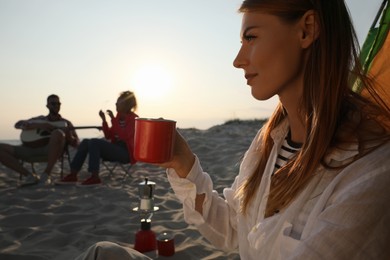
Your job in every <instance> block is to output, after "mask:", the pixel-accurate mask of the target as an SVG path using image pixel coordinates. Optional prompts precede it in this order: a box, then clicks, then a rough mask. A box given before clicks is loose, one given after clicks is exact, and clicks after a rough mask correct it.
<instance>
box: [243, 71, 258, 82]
mask: <svg viewBox="0 0 390 260" xmlns="http://www.w3.org/2000/svg"><path fill="white" fill-rule="evenodd" d="M256 76H257V74H256V73H246V74H245V78H246V84H247V85H249V82H250V81H251V80H252V79H253V78H254V77H256Z"/></svg>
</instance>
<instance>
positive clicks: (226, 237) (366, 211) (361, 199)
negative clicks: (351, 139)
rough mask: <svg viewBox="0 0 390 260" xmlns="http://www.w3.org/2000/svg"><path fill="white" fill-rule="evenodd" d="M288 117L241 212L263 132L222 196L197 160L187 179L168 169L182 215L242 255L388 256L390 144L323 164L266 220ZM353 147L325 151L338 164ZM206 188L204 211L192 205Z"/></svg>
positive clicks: (222, 245)
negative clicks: (239, 194)
mask: <svg viewBox="0 0 390 260" xmlns="http://www.w3.org/2000/svg"><path fill="white" fill-rule="evenodd" d="M287 130H288V123H287V121H285V122H284V123H282V124H281V125H280V126H279V127H278V128H277V129H275V130H274V131H273V132H272V134H271V136H272V138H273V140H274V143H275V145H274V147H273V149H272V151H271V154H270V157H269V159H268V162H267V165H266V168H265V171H264V174H263V177H262V181H261V183H260V187H259V188H258V189H257V192H256V194H255V196H254V200H253V202H252V203H251V204H250V205H249V207H248V211H247V214H246V215H245V216H244V215H242V214H240V213H239V212H238V209H239V205H240V201H239V200H238V199H237V198H236V197H235V193H236V191H237V188H238V187H239V186H240V184H241V183H242V182H243V181H244V180H245V179H247V178H248V177H249V176H250V175H251V174H252V172H253V171H254V170H255V168H256V166H257V164H258V158H259V147H260V146H261V143H262V141H261V135H260V132H259V133H258V134H257V136H256V137H255V138H254V140H253V142H252V144H251V146H250V147H249V149H248V151H247V152H246V154H245V157H244V159H243V161H242V163H241V165H240V172H239V175H238V176H237V177H236V178H235V181H234V183H233V185H232V186H231V187H230V188H225V189H224V192H223V193H224V197H225V199H224V198H222V197H220V196H219V195H218V193H217V192H216V191H213V187H212V181H211V178H210V176H209V175H208V174H207V173H205V172H203V170H202V168H201V166H200V163H199V160H198V159H197V158H196V160H195V163H194V165H193V167H192V169H191V171H190V173H189V175H188V176H187V178H179V177H178V176H177V174H176V173H175V171H174V170H173V169H168V170H167V174H168V180H169V182H170V183H171V186H172V188H173V190H174V192H175V194H176V195H177V197H178V198H179V200H180V201H181V202H182V203H183V209H184V218H185V221H186V222H187V223H189V224H193V225H195V226H196V227H197V228H198V230H199V232H200V233H201V234H202V235H203V236H204V237H206V238H207V239H208V240H209V241H210V242H211V243H212V244H213V245H215V246H216V247H218V248H222V249H226V250H232V249H235V248H237V247H239V253H240V257H241V259H244V260H245V259H272V260H274V259H332V260H333V259H388V257H389V256H390V160H389V159H390V143H387V144H385V145H382V146H381V147H380V148H378V149H376V150H375V151H374V152H372V153H370V154H368V155H366V156H365V157H363V158H361V159H359V160H358V161H355V162H354V163H352V164H351V165H349V166H347V167H345V168H343V169H342V170H338V171H336V170H329V169H325V168H324V167H322V166H320V167H319V168H318V170H317V171H316V172H315V173H314V177H313V178H312V180H311V181H310V182H309V184H308V185H307V186H306V187H305V188H304V190H303V191H302V192H301V193H300V194H299V195H298V196H297V197H296V198H295V199H294V201H293V202H292V203H291V204H290V205H289V206H288V207H287V208H285V209H283V210H281V211H280V212H279V213H278V214H276V215H274V216H272V217H269V218H264V212H265V207H266V203H267V197H268V194H269V189H270V182H271V175H272V171H273V168H274V165H275V160H276V158H277V154H278V150H279V148H280V146H281V143H282V142H283V139H284V137H285V136H286V134H287ZM356 149H357V147H348V150H336V151H334V152H333V153H332V154H330V155H329V156H328V157H327V161H329V162H330V163H331V165H340V163H341V162H345V161H348V159H351V158H352V157H353V156H354V155H356V154H357V150H356ZM202 193H205V194H206V198H205V201H204V204H203V215H200V214H199V213H198V212H197V211H195V196H196V194H202Z"/></svg>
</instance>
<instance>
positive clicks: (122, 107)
mask: <svg viewBox="0 0 390 260" xmlns="http://www.w3.org/2000/svg"><path fill="white" fill-rule="evenodd" d="M116 111H117V112H118V113H121V114H126V113H127V112H128V111H129V105H128V102H127V99H126V98H118V99H117V101H116Z"/></svg>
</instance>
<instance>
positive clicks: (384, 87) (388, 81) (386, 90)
mask: <svg viewBox="0 0 390 260" xmlns="http://www.w3.org/2000/svg"><path fill="white" fill-rule="evenodd" d="M378 21H379V23H378ZM389 23H390V7H389V0H384V1H383V3H382V4H381V6H380V8H379V11H378V13H377V15H376V17H375V19H374V22H373V24H372V26H371V28H370V30H369V32H368V35H367V38H366V40H365V41H364V44H363V47H362V50H361V53H360V60H361V63H362V65H363V69H364V71H365V72H366V73H368V75H370V76H371V77H372V78H373V79H374V80H375V81H376V82H377V83H379V84H378V86H380V89H379V90H378V92H379V94H380V95H381V98H382V99H383V100H384V101H385V103H386V104H387V105H388V106H390V34H389V27H390V24H389ZM354 91H356V92H358V93H362V95H364V89H362V87H361V85H360V84H358V83H356V84H355V85H354Z"/></svg>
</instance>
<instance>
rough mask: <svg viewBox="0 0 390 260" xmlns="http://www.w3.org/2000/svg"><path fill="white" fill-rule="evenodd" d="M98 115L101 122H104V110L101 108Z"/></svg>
mask: <svg viewBox="0 0 390 260" xmlns="http://www.w3.org/2000/svg"><path fill="white" fill-rule="evenodd" d="M99 116H100V118H101V119H102V120H103V122H106V115H105V114H104V112H103V111H102V110H100V111H99Z"/></svg>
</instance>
